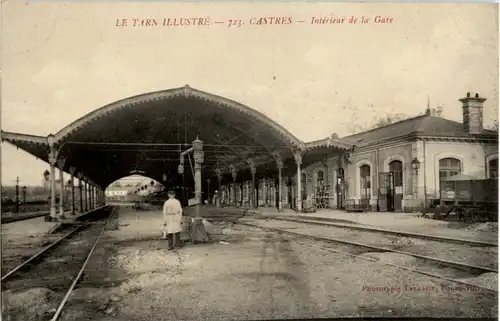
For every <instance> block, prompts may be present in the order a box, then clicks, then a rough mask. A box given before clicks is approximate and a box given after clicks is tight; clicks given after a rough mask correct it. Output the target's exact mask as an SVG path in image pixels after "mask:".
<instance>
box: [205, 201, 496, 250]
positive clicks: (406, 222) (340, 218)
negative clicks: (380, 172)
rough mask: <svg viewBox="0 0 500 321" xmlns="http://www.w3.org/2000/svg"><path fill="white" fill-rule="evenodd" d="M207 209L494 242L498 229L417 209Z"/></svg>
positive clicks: (227, 207)
mask: <svg viewBox="0 0 500 321" xmlns="http://www.w3.org/2000/svg"><path fill="white" fill-rule="evenodd" d="M209 211H210V213H213V214H214V215H217V213H220V214H223V213H229V212H233V213H234V212H237V213H248V214H253V215H262V216H269V217H283V218H296V219H306V220H314V221H324V222H332V223H335V224H345V225H353V224H356V225H361V226H367V227H374V228H379V229H386V230H393V231H401V232H406V233H418V234H426V235H432V236H437V237H447V238H457V239H465V240H474V241H480V242H488V243H495V244H498V230H497V229H496V228H495V230H482V229H481V226H485V224H484V223H476V224H473V225H471V224H470V223H469V224H467V223H459V222H448V221H441V220H432V219H427V218H421V217H419V215H420V214H418V213H390V212H386V213H383V212H367V213H347V212H344V211H339V210H319V211H317V212H315V213H296V212H295V211H293V210H290V209H285V210H283V211H281V212H279V211H278V210H276V209H275V208H257V209H246V208H234V207H230V206H226V207H222V208H217V207H215V206H211V207H210V209H209ZM496 224H497V223H488V226H489V227H491V226H493V225H495V226H496Z"/></svg>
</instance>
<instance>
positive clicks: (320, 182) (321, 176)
mask: <svg viewBox="0 0 500 321" xmlns="http://www.w3.org/2000/svg"><path fill="white" fill-rule="evenodd" d="M316 175H317V176H316V181H317V183H318V186H322V185H323V183H324V174H323V171H318V173H317V174H316Z"/></svg>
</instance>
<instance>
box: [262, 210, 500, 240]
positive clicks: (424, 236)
mask: <svg viewBox="0 0 500 321" xmlns="http://www.w3.org/2000/svg"><path fill="white" fill-rule="evenodd" d="M262 219H272V220H277V221H287V222H296V223H307V224H315V225H320V226H332V227H341V228H347V229H352V230H361V231H371V232H378V233H384V234H390V235H397V236H404V237H412V238H419V239H424V240H433V241H440V242H448V243H456V244H465V245H470V246H484V247H494V246H498V244H497V243H491V242H483V241H476V240H467V239H459V238H451V237H444V236H436V235H429V234H421V233H410V232H403V231H395V230H387V229H381V228H376V227H369V226H361V225H355V224H340V223H334V222H329V221H326V220H325V221H321V220H314V219H302V218H299V219H296V218H288V217H268V216H267V217H262Z"/></svg>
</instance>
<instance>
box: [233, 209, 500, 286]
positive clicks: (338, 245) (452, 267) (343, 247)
mask: <svg viewBox="0 0 500 321" xmlns="http://www.w3.org/2000/svg"><path fill="white" fill-rule="evenodd" d="M258 221H259V220H258V219H254V220H251V219H245V220H241V219H240V220H236V221H235V223H236V224H241V225H244V226H249V227H254V228H259V229H263V230H268V231H273V232H278V233H285V234H289V235H293V236H297V237H299V238H307V239H312V240H315V241H321V242H324V243H326V244H328V246H324V247H321V248H322V249H324V250H327V251H331V252H336V253H341V254H344V255H349V256H353V257H358V258H362V259H366V260H370V261H375V262H378V263H381V264H386V265H390V266H393V267H397V268H400V269H405V270H409V271H412V272H415V273H419V274H423V275H427V276H431V277H435V278H439V279H443V280H446V281H450V282H454V283H458V284H461V285H465V286H467V287H472V288H479V289H482V290H486V291H491V292H493V293H498V290H497V289H492V288H489V287H485V286H481V285H478V284H473V283H470V282H466V281H462V280H460V279H466V278H472V277H477V276H479V275H481V274H484V273H498V271H497V269H496V268H491V267H485V266H477V265H474V264H468V263H464V262H455V261H451V260H447V259H443V258H439V257H435V256H434V257H432V256H425V255H421V254H417V253H412V252H407V251H401V250H399V249H396V248H394V247H393V248H391V247H386V246H379V245H377V243H376V241H375V242H372V243H371V244H365V243H360V242H358V241H357V240H353V239H352V237H351V239H350V240H349V239H348V238H332V237H326V236H318V235H313V234H312V233H311V232H314V229H312V228H310V227H309V231H310V232H309V233H308V232H297V231H293V230H294V227H292V226H288V227H276V226H274V227H270V226H263V225H261V224H258ZM295 229H299V227H295ZM345 235H347V234H344V235H343V236H345ZM359 237H360V235H359V234H358V235H357V236H355V238H359ZM332 245H334V247H331V246H332ZM388 252H389V253H396V254H402V255H407V256H411V257H414V258H415V259H416V264H414V265H413V266H404V265H399V264H393V263H390V262H384V261H383V260H381V259H378V258H374V257H373V256H367V255H363V254H366V253H388ZM493 258H496V256H495V257H493Z"/></svg>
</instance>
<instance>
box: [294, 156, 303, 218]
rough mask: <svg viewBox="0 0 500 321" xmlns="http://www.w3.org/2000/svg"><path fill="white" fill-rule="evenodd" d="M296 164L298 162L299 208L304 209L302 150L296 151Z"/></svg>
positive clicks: (299, 209)
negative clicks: (301, 169) (301, 167)
mask: <svg viewBox="0 0 500 321" xmlns="http://www.w3.org/2000/svg"><path fill="white" fill-rule="evenodd" d="M294 156H295V164H297V210H298V211H302V175H301V172H300V166H301V165H302V151H300V150H297V151H295V152H294Z"/></svg>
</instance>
